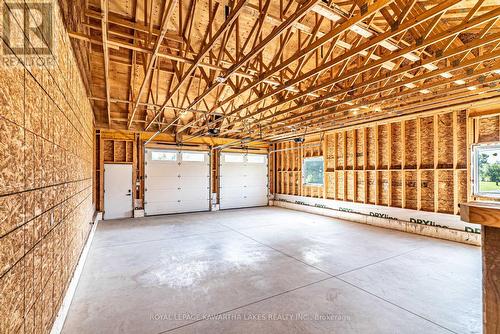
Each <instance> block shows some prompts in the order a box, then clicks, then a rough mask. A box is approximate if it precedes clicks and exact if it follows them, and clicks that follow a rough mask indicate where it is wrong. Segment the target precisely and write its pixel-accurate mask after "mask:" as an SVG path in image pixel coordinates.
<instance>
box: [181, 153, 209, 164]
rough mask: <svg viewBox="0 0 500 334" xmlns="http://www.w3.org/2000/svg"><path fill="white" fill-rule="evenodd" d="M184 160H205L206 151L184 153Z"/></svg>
mask: <svg viewBox="0 0 500 334" xmlns="http://www.w3.org/2000/svg"><path fill="white" fill-rule="evenodd" d="M182 161H194V162H203V161H205V154H204V153H194V152H190V153H182Z"/></svg>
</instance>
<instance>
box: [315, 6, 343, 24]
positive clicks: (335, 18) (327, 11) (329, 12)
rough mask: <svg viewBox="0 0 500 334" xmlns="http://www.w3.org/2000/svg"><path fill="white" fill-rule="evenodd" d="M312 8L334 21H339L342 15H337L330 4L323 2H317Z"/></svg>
mask: <svg viewBox="0 0 500 334" xmlns="http://www.w3.org/2000/svg"><path fill="white" fill-rule="evenodd" d="M311 10H312V11H313V12H315V13H317V14H319V15H321V16H324V17H326V18H327V19H329V20H332V21H334V22H337V21H338V20H340V16H339V15H337V14H336V13H335V12H334V11H333V9H331V8H330V7H328V6H325V5H322V4H316V5H314V6H313V7H312V8H311Z"/></svg>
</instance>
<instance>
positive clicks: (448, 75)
mask: <svg viewBox="0 0 500 334" xmlns="http://www.w3.org/2000/svg"><path fill="white" fill-rule="evenodd" d="M440 76H442V77H443V78H446V79H449V78H451V77H453V74H451V73H450V72H444V73H441V74H440Z"/></svg>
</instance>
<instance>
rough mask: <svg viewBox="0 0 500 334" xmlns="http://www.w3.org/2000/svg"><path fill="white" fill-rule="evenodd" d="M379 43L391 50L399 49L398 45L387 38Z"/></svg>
mask: <svg viewBox="0 0 500 334" xmlns="http://www.w3.org/2000/svg"><path fill="white" fill-rule="evenodd" d="M379 45H380V46H382V47H384V48H386V49H387V50H389V51H396V50H397V49H398V47H397V46H396V45H394V44H392V43H391V42H389V41H387V40H385V41H382V42H380V43H379Z"/></svg>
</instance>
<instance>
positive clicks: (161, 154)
mask: <svg viewBox="0 0 500 334" xmlns="http://www.w3.org/2000/svg"><path fill="white" fill-rule="evenodd" d="M151 160H153V161H177V153H176V152H165V151H153V152H151Z"/></svg>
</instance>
